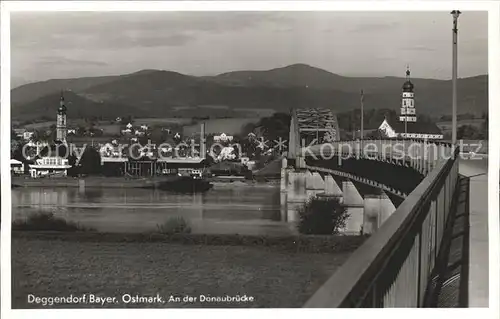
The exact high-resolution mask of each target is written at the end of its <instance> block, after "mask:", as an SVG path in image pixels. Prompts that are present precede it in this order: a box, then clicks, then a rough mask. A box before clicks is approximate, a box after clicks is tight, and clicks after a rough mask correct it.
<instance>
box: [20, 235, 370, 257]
mask: <svg viewBox="0 0 500 319" xmlns="http://www.w3.org/2000/svg"><path fill="white" fill-rule="evenodd" d="M12 238H13V239H27V240H40V241H66V242H81V243H164V244H182V245H203V246H246V247H269V248H276V249H279V250H283V251H289V252H310V253H340V252H351V251H354V250H355V249H356V248H358V247H359V246H360V245H361V244H362V243H363V242H364V240H365V238H366V237H363V236H321V235H298V236H282V237H267V236H250V235H237V234H235V235H212V234H160V233H143V234H132V233H126V234H123V233H100V232H93V231H90V232H57V231H29V232H28V231H12Z"/></svg>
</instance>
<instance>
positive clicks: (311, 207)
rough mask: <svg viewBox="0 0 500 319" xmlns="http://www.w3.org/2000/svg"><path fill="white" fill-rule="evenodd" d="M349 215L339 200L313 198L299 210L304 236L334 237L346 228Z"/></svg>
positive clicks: (300, 224) (299, 226)
mask: <svg viewBox="0 0 500 319" xmlns="http://www.w3.org/2000/svg"><path fill="white" fill-rule="evenodd" d="M348 217H349V214H348V213H347V209H346V207H345V206H343V205H342V204H340V202H339V200H338V199H337V198H313V199H312V200H310V201H308V202H307V203H306V204H305V205H304V206H303V207H301V208H300V209H299V224H298V230H299V232H300V233H302V234H315V235H332V234H336V233H338V232H339V230H340V229H341V228H343V227H345V225H346V222H347V218H348Z"/></svg>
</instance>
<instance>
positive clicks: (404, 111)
mask: <svg viewBox="0 0 500 319" xmlns="http://www.w3.org/2000/svg"><path fill="white" fill-rule="evenodd" d="M413 88H414V86H413V83H411V80H410V67H409V66H406V81H405V83H404V84H403V93H402V96H401V116H400V117H399V121H401V122H405V123H407V122H416V121H417V117H416V115H415V100H414V99H415V93H414V92H413ZM405 126H406V124H405Z"/></svg>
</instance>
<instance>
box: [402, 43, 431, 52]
mask: <svg viewBox="0 0 500 319" xmlns="http://www.w3.org/2000/svg"><path fill="white" fill-rule="evenodd" d="M400 50H403V51H417V52H434V51H436V49H435V48H431V47H428V46H425V45H418V44H416V45H413V46H408V47H403V48H400Z"/></svg>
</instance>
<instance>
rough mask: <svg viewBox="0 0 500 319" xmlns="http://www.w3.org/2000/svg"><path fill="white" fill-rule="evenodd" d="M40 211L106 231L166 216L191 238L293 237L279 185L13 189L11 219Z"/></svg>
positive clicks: (143, 226)
mask: <svg viewBox="0 0 500 319" xmlns="http://www.w3.org/2000/svg"><path fill="white" fill-rule="evenodd" d="M42 211H45V212H53V213H54V214H55V215H57V216H61V217H64V218H65V219H67V220H72V221H75V222H79V223H81V224H83V225H85V226H89V227H93V228H95V229H97V230H99V231H107V232H144V231H151V230H155V229H156V228H157V225H158V224H162V223H164V222H165V221H167V220H168V219H169V217H172V216H182V217H184V218H185V219H187V220H189V222H190V224H191V228H192V232H193V233H238V234H266V235H272V234H275V235H280V234H290V233H296V231H295V226H294V225H293V223H289V222H287V221H286V220H287V217H286V216H283V214H282V213H281V212H280V190H279V186H270V185H263V186H230V185H222V186H217V185H216V186H215V187H214V188H213V189H211V190H210V191H208V192H206V193H204V194H190V195H186V194H172V193H168V192H164V191H158V190H145V189H87V190H85V191H80V190H79V189H76V188H75V189H73V188H16V189H12V212H13V218H14V219H15V218H23V217H26V216H28V215H29V214H32V213H36V212H42Z"/></svg>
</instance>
